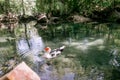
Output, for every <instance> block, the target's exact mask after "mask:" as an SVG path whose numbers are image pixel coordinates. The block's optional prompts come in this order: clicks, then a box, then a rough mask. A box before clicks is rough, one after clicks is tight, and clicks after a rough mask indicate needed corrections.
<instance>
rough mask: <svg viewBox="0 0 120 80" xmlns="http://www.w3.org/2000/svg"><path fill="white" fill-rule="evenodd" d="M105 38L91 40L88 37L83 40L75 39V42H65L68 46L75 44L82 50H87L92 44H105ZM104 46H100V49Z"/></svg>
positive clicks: (74, 45)
mask: <svg viewBox="0 0 120 80" xmlns="http://www.w3.org/2000/svg"><path fill="white" fill-rule="evenodd" d="M103 43H104V40H103V39H96V40H94V41H89V40H88V39H85V40H83V41H74V42H72V41H71V42H67V41H66V42H63V44H65V45H68V46H73V47H75V48H76V49H80V50H83V51H84V50H87V49H88V48H90V47H91V46H100V45H103ZM101 48H103V47H102V46H101V47H100V49H101Z"/></svg>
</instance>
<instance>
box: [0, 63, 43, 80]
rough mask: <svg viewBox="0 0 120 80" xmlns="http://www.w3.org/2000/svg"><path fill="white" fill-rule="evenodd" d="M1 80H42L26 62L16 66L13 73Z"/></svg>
mask: <svg viewBox="0 0 120 80" xmlns="http://www.w3.org/2000/svg"><path fill="white" fill-rule="evenodd" d="M0 80H41V79H40V77H39V76H38V75H37V74H36V73H35V72H34V71H33V70H31V68H30V67H28V66H27V65H26V64H25V63H24V62H22V63H20V64H19V65H18V66H16V67H15V68H14V69H13V70H12V71H10V72H9V73H7V74H6V75H4V76H3V77H1V78H0Z"/></svg>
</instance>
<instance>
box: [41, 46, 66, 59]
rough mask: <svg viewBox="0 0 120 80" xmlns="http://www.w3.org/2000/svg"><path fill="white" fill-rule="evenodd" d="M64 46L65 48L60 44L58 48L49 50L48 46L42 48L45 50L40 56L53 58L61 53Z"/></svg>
mask: <svg viewBox="0 0 120 80" xmlns="http://www.w3.org/2000/svg"><path fill="white" fill-rule="evenodd" d="M64 48H65V46H62V47H60V48H57V49H53V50H51V48H50V47H46V48H45V49H44V50H45V54H44V55H43V56H42V57H44V58H47V59H51V58H55V57H57V56H58V55H60V54H61V53H62V51H63V50H64Z"/></svg>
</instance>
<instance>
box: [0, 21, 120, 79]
mask: <svg viewBox="0 0 120 80" xmlns="http://www.w3.org/2000/svg"><path fill="white" fill-rule="evenodd" d="M119 26H120V25H119V24H112V25H111V24H109V23H104V24H100V23H80V24H73V23H64V24H58V25H48V26H47V28H45V29H43V28H41V25H39V24H35V23H33V22H31V23H26V24H18V25H16V26H15V28H14V29H13V30H12V31H13V33H9V31H7V29H8V28H4V29H3V30H4V32H3V31H2V29H1V32H0V34H1V35H2V36H1V38H0V49H1V50H3V48H4V50H3V51H2V52H1V53H3V52H5V50H7V49H11V50H13V51H14V52H15V47H13V45H16V47H17V51H16V52H17V53H19V54H20V55H24V56H30V55H31V54H32V55H34V58H33V59H32V60H34V61H35V62H36V61H38V63H35V65H36V66H37V68H36V69H35V71H36V72H37V73H38V75H39V76H40V77H41V80H104V79H105V80H111V79H113V80H116V79H120V78H119V77H118V76H117V75H119V74H120V72H119V69H118V67H120V50H119V48H120V37H119V36H120V34H119V33H120V28H119ZM8 34H9V35H8ZM8 37H11V38H9V39H8ZM8 42H10V43H9V44H7V43H8ZM63 44H64V45H66V48H65V51H64V52H63V53H62V54H61V55H60V56H58V57H57V58H54V59H51V60H45V62H46V63H45V62H43V63H42V61H43V60H44V59H42V58H40V57H38V54H39V53H41V54H42V52H41V51H42V50H43V48H44V47H45V46H50V47H51V48H53V49H54V48H57V47H59V46H61V45H63ZM8 51H10V50H8ZM14 52H9V54H13V53H14ZM1 53H0V54H1ZM84 53H85V54H84ZM15 54H16V53H14V54H13V55H15ZM8 58H9V57H8ZM1 62H2V61H1ZM39 62H40V63H39ZM33 68H34V67H33Z"/></svg>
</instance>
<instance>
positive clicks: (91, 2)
mask: <svg viewBox="0 0 120 80" xmlns="http://www.w3.org/2000/svg"><path fill="white" fill-rule="evenodd" d="M115 2H116V1H115ZM115 2H114V0H102V1H101V0H64V1H63V0H50V1H47V0H44V1H43V0H37V1H36V4H37V6H36V8H37V9H38V11H42V12H43V11H44V12H52V11H53V14H57V15H58V13H57V12H59V13H60V15H64V14H71V13H79V14H82V15H86V16H87V15H90V14H92V11H95V10H97V11H101V10H103V9H105V8H108V7H114V5H113V4H114V3H115ZM119 2H120V1H117V2H116V3H119Z"/></svg>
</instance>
